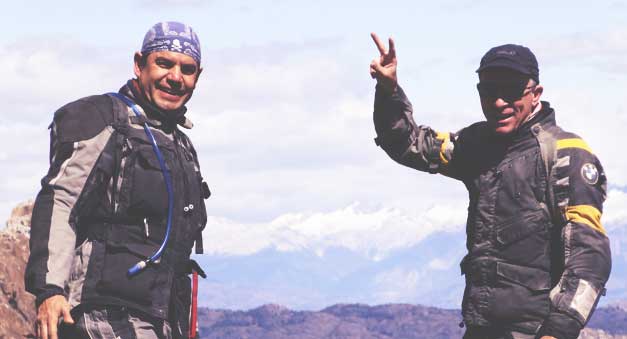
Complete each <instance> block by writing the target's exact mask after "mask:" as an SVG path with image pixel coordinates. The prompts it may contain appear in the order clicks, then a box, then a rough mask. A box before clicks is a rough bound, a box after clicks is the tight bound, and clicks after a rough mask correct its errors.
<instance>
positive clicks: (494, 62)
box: [477, 44, 540, 83]
mask: <svg viewBox="0 0 627 339" xmlns="http://www.w3.org/2000/svg"><path fill="white" fill-rule="evenodd" d="M496 67H501V68H509V69H511V70H514V71H516V72H519V73H522V74H525V75H528V76H529V77H530V78H531V79H533V80H534V81H535V82H536V83H540V70H539V69H538V60H536V56H535V55H533V53H532V52H531V50H530V49H529V48H527V47H525V46H521V45H514V44H507V45H502V46H497V47H493V48H491V49H490V50H489V51H488V52H487V53H486V54H485V55H484V56H483V58H481V63H480V64H479V68H478V69H477V73H479V72H481V71H483V70H485V69H488V68H496Z"/></svg>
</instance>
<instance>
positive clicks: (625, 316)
mask: <svg viewBox="0 0 627 339" xmlns="http://www.w3.org/2000/svg"><path fill="white" fill-rule="evenodd" d="M460 320H461V316H460V311H459V310H446V309H440V308H435V307H426V306H420V305H407V304H390V305H379V306H367V305H360V304H340V305H334V306H331V307H328V308H325V309H323V310H321V311H317V312H316V311H291V310H289V309H287V308H285V307H282V306H278V305H264V306H261V307H258V308H255V309H252V310H249V311H229V310H211V309H207V308H201V309H200V310H199V324H200V326H199V332H200V337H199V338H200V339H218V338H220V339H236V338H237V339H240V338H264V339H291V338H294V339H296V338H301V339H314V338H316V339H318V338H359V339H368V338H373V339H375V338H376V339H388V338H389V339H392V338H402V339H422V338H434V339H437V338H442V339H444V338H461V337H462V335H463V332H464V329H463V328H460V327H459V322H460ZM589 326H590V327H591V328H586V329H585V330H584V331H583V332H582V334H581V335H580V337H579V338H580V339H619V338H620V339H625V338H627V312H625V311H624V310H622V309H620V308H618V307H605V308H600V309H598V310H597V311H596V312H595V314H594V316H593V319H592V320H591V321H590V324H589ZM592 327H594V328H592Z"/></svg>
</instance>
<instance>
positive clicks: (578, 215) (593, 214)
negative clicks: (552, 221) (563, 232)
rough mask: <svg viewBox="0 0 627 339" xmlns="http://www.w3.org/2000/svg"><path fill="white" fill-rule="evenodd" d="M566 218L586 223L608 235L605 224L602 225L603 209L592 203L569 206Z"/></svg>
mask: <svg viewBox="0 0 627 339" xmlns="http://www.w3.org/2000/svg"><path fill="white" fill-rule="evenodd" d="M566 219H567V220H568V221H572V222H578V223H580V224H586V225H588V226H590V227H592V228H593V229H595V230H596V231H598V232H601V233H602V234H604V235H607V234H606V232H605V229H604V228H603V225H601V211H599V210H598V209H596V207H594V206H591V205H577V206H568V207H567V208H566Z"/></svg>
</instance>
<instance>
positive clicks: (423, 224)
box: [203, 203, 465, 261]
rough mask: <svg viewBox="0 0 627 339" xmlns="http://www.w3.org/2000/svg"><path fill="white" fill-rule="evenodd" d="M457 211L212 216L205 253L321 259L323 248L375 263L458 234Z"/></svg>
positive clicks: (354, 208)
mask: <svg viewBox="0 0 627 339" xmlns="http://www.w3.org/2000/svg"><path fill="white" fill-rule="evenodd" d="M461 211H463V209H461ZM461 211H460V208H459V206H440V207H434V208H431V209H428V210H427V211H424V213H421V214H415V215H411V214H408V213H406V212H404V211H402V210H400V209H391V208H383V209H379V210H371V211H369V210H365V209H362V208H361V207H360V205H359V204H358V203H356V204H353V205H351V206H348V207H346V208H343V209H340V210H336V211H333V212H329V213H291V214H284V215H281V216H279V217H277V218H276V219H274V220H272V221H271V222H269V223H251V224H245V223H236V222H233V221H230V220H227V219H225V218H216V217H211V218H210V220H209V222H208V227H207V228H206V229H205V231H204V234H203V236H204V239H205V244H206V245H205V253H208V254H212V255H252V254H254V253H257V252H260V251H262V250H264V249H268V248H272V249H276V250H278V251H283V252H291V251H302V250H304V251H311V252H312V253H315V254H316V255H318V256H323V255H324V252H325V250H326V249H328V248H345V249H348V250H350V251H353V252H356V253H359V254H360V255H362V256H364V257H367V258H369V259H371V260H374V261H379V260H382V259H383V258H385V257H386V256H387V255H388V254H389V253H391V252H392V251H394V250H398V249H402V248H408V247H411V246H413V245H415V244H417V243H419V242H420V241H422V240H423V239H424V238H425V237H427V236H429V235H431V234H433V233H436V232H458V231H461V230H462V225H463V223H464V220H465V215H464V213H463V212H461Z"/></svg>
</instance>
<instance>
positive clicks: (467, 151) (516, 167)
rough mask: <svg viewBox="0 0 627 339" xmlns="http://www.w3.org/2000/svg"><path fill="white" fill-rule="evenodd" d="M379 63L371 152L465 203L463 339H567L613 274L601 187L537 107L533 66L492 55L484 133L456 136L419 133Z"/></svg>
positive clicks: (515, 53)
mask: <svg viewBox="0 0 627 339" xmlns="http://www.w3.org/2000/svg"><path fill="white" fill-rule="evenodd" d="M372 38H373V40H374V41H375V44H376V45H377V48H378V49H379V52H380V56H379V57H378V58H375V59H374V60H373V61H372V63H371V64H370V74H371V76H372V77H373V78H376V79H377V87H376V94H375V104H374V123H375V129H376V132H377V138H376V139H375V142H376V143H377V145H379V146H380V147H381V148H383V150H385V152H386V153H387V154H388V155H389V156H390V157H391V158H392V159H394V160H395V161H397V162H399V163H400V164H403V165H405V166H409V167H412V168H415V169H418V170H421V171H425V172H429V173H440V174H443V175H445V176H448V177H451V178H454V179H457V180H460V181H462V182H463V183H464V185H465V186H466V188H467V189H468V192H469V198H470V203H469V207H468V220H467V226H466V233H467V249H468V254H467V255H466V256H465V257H464V259H463V260H462V262H461V270H462V274H464V275H465V279H466V289H465V291H464V299H463V302H462V315H463V323H462V324H461V325H464V324H465V326H466V327H467V329H466V333H465V335H464V338H465V339H480V338H481V339H486V338H488V339H490V338H494V339H496V338H529V339H531V338H542V339H548V338H558V339H575V338H577V336H578V335H579V332H580V331H581V329H582V328H583V327H584V326H585V324H586V322H587V321H588V319H590V316H591V314H592V312H593V311H594V309H595V307H596V304H597V302H598V300H599V297H600V296H601V295H602V294H604V292H605V288H604V286H605V283H606V281H607V279H608V277H609V274H610V269H611V255H610V248H609V240H608V238H607V235H606V232H605V230H604V228H603V226H602V225H601V222H600V220H601V213H602V207H603V206H602V205H603V201H604V200H605V191H606V178H605V173H604V172H603V168H602V166H601V164H600V162H599V160H598V159H597V158H596V156H595V155H594V154H593V153H592V151H591V150H590V148H589V147H588V146H587V145H586V143H585V142H584V141H583V140H582V139H581V138H579V137H578V136H577V135H575V134H573V133H569V132H565V131H563V130H562V129H561V128H560V127H558V126H557V125H556V123H555V111H554V110H553V108H552V107H551V106H550V104H549V103H548V102H546V101H540V97H541V95H542V91H543V88H542V85H540V78H539V70H538V63H537V61H536V58H535V56H534V55H533V53H532V52H531V51H530V50H529V49H528V48H526V47H523V46H519V45H511V44H509V45H503V46H498V47H494V48H492V49H490V50H489V51H488V52H487V53H486V54H485V55H484V57H483V58H482V59H481V63H480V66H479V69H478V70H477V72H478V74H479V83H478V84H477V89H478V92H479V97H480V99H481V108H482V110H483V114H484V116H485V121H482V122H478V123H475V124H473V125H470V126H468V127H466V128H463V129H461V130H460V131H458V132H456V133H440V132H436V131H435V130H433V129H431V128H429V127H427V126H424V125H417V124H416V123H415V122H414V119H413V109H412V105H411V103H410V102H409V100H408V99H407V96H406V95H405V93H404V92H403V90H402V88H401V87H400V86H399V85H398V83H397V77H396V65H397V59H396V50H395V48H394V41H393V40H392V39H389V49H388V48H386V47H385V45H384V44H383V42H381V40H380V39H379V38H378V37H377V36H376V35H375V34H374V33H373V34H372Z"/></svg>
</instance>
